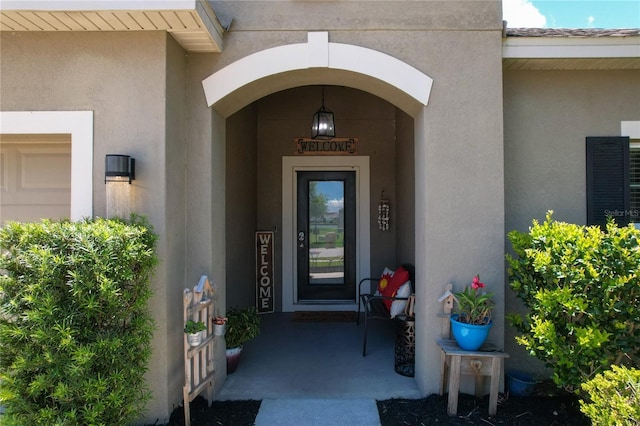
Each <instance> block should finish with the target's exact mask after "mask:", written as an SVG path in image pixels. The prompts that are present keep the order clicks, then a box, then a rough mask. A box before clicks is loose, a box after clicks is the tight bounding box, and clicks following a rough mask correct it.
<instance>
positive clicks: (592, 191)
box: [587, 137, 630, 226]
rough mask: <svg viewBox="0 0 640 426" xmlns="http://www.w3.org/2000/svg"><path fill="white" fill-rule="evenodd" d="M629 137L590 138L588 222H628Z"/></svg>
mask: <svg viewBox="0 0 640 426" xmlns="http://www.w3.org/2000/svg"><path fill="white" fill-rule="evenodd" d="M629 200H630V195H629V138H628V137H588V138H587V224H588V225H601V226H603V225H605V224H606V223H607V217H608V216H612V217H613V219H615V221H616V222H617V223H618V224H619V225H626V224H627V223H629Z"/></svg>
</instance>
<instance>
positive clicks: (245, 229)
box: [226, 104, 278, 307]
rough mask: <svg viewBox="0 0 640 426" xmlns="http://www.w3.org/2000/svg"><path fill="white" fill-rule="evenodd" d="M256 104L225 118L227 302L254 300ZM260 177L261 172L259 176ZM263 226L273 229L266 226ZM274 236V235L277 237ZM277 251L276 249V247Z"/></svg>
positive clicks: (245, 303)
mask: <svg viewBox="0 0 640 426" xmlns="http://www.w3.org/2000/svg"><path fill="white" fill-rule="evenodd" d="M257 127H258V119H257V106H256V104H251V105H249V106H247V107H246V108H243V109H242V110H240V111H238V113H236V114H234V115H233V116H231V117H229V119H227V142H226V143H227V185H226V200H227V207H226V210H227V211H226V215H227V232H226V246H227V262H226V268H227V272H228V273H227V276H228V277H229V280H228V281H227V286H226V287H227V300H226V303H227V306H229V307H233V306H242V307H246V306H253V305H255V303H256V300H255V299H256V290H255V280H256V272H255V267H254V265H253V262H251V260H253V259H254V258H255V255H256V254H255V231H256V230H258V229H260V230H265V229H264V228H258V227H257V224H256V221H257V218H258V207H257V205H258V201H257V200H258V194H257V189H256V187H257V185H258V174H257V161H258V158H257V152H256V151H257V143H256V141H257ZM260 179H262V176H260ZM266 230H272V229H270V228H267V229H266ZM276 240H277V238H276ZM275 251H276V252H278V250H275Z"/></svg>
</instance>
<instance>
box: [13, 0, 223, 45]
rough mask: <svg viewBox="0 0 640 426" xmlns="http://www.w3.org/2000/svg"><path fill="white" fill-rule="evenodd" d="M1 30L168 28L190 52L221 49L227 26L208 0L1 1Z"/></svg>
mask: <svg viewBox="0 0 640 426" xmlns="http://www.w3.org/2000/svg"><path fill="white" fill-rule="evenodd" d="M0 7H1V9H2V10H0V31H42V32H45V31H53V32H56V31H167V32H168V33H170V34H171V35H172V36H173V37H174V38H175V39H176V41H177V42H178V43H180V45H181V46H182V47H184V49H185V50H187V51H190V52H221V51H222V37H223V34H224V28H223V27H222V25H221V24H220V21H218V18H217V16H216V14H215V13H214V11H213V9H211V6H210V5H209V3H208V2H207V1H204V0H145V1H120V0H3V1H2V4H1V5H0Z"/></svg>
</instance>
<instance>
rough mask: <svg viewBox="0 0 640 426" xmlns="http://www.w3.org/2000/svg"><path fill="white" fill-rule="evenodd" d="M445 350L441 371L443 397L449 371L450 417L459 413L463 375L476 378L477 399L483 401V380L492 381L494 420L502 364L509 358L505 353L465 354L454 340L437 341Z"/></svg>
mask: <svg viewBox="0 0 640 426" xmlns="http://www.w3.org/2000/svg"><path fill="white" fill-rule="evenodd" d="M437 343H438V346H440V349H441V350H442V354H441V359H442V361H441V368H440V395H442V394H443V393H444V390H445V377H446V371H447V369H448V370H449V399H448V405H447V414H449V415H450V416H455V415H456V414H457V413H458V390H459V389H460V375H461V374H470V375H474V376H475V381H476V383H475V384H476V397H481V396H482V392H483V390H484V380H483V379H484V376H489V377H491V383H490V386H489V389H490V390H489V415H490V416H495V414H496V412H497V410H498V386H499V385H500V372H501V371H502V360H503V359H504V358H508V357H509V355H508V354H506V353H504V352H497V351H495V352H493V351H491V352H484V351H465V350H463V349H460V347H459V346H458V344H457V343H456V342H455V340H445V339H442V340H438V341H437Z"/></svg>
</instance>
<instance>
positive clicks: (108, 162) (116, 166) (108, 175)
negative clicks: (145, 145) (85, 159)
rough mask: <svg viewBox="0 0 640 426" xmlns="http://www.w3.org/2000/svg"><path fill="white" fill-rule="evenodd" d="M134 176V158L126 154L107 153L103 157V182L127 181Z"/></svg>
mask: <svg viewBox="0 0 640 426" xmlns="http://www.w3.org/2000/svg"><path fill="white" fill-rule="evenodd" d="M135 178H136V159H135V158H131V157H130V156H128V155H119V154H107V156H106V157H105V159H104V183H107V182H129V184H131V181H132V180H134V179H135Z"/></svg>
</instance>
